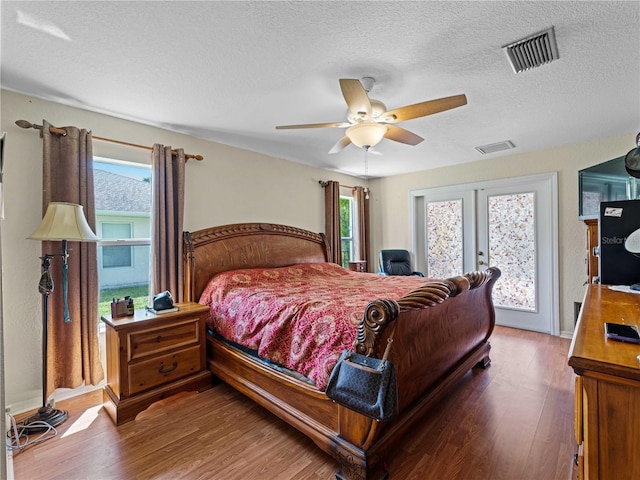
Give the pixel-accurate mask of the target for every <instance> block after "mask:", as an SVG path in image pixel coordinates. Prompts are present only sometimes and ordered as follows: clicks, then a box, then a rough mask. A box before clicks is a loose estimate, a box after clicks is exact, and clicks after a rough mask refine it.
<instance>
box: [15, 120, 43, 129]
mask: <svg viewBox="0 0 640 480" xmlns="http://www.w3.org/2000/svg"><path fill="white" fill-rule="evenodd" d="M16 125H18V126H19V127H20V128H38V125H36V124H35V123H31V122H28V121H26V120H16ZM41 128H42V127H41Z"/></svg>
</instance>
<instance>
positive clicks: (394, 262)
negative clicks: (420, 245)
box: [380, 250, 424, 277]
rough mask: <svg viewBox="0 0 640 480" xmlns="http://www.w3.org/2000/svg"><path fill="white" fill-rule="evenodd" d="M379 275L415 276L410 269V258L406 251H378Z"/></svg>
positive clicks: (420, 274) (415, 273)
mask: <svg viewBox="0 0 640 480" xmlns="http://www.w3.org/2000/svg"><path fill="white" fill-rule="evenodd" d="M380 273H381V274H383V275H417V276H419V277H424V275H423V274H422V272H414V271H413V269H412V268H411V256H410V255H409V252H408V251H406V250H380Z"/></svg>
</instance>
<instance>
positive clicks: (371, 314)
mask: <svg viewBox="0 0 640 480" xmlns="http://www.w3.org/2000/svg"><path fill="white" fill-rule="evenodd" d="M399 311H400V308H399V307H398V304H397V303H396V302H394V301H393V300H387V299H382V298H381V299H378V300H374V301H373V302H370V303H369V304H368V305H367V307H366V308H365V309H364V317H363V318H362V320H361V321H360V325H358V333H357V336H356V345H355V350H356V352H358V353H360V354H362V355H368V356H371V355H372V354H373V353H374V352H375V351H376V347H377V345H378V340H379V338H380V336H381V334H382V332H384V329H385V328H386V326H387V325H388V324H390V323H391V322H393V321H395V320H396V318H398V312H399Z"/></svg>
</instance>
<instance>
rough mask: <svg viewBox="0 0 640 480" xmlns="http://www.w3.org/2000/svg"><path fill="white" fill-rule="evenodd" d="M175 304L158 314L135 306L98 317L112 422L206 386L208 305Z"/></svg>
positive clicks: (106, 398)
mask: <svg viewBox="0 0 640 480" xmlns="http://www.w3.org/2000/svg"><path fill="white" fill-rule="evenodd" d="M176 306H177V307H178V311H177V312H171V313H166V314H160V315H156V314H153V313H150V312H147V311H146V310H136V311H135V313H134V315H133V316H130V317H121V318H116V319H113V318H111V316H110V315H107V316H103V317H102V321H103V322H104V323H105V324H106V344H107V385H106V386H105V387H104V392H103V398H104V407H105V410H106V411H107V412H108V413H109V416H110V417H111V418H112V419H113V421H114V422H115V424H116V425H121V424H122V423H125V422H128V421H130V420H133V419H134V418H135V417H136V415H138V413H140V412H141V411H143V410H145V409H146V408H147V407H148V406H149V405H151V404H152V403H154V402H157V401H158V400H161V399H163V398H166V397H169V396H171V395H175V394H176V393H179V392H183V391H194V390H196V391H198V392H201V391H203V390H206V389H208V388H211V385H212V383H211V382H212V380H211V372H209V371H208V370H207V368H206V358H205V356H206V352H205V338H206V336H205V319H206V318H207V314H208V312H209V308H208V307H206V306H204V305H199V304H197V303H178V304H176Z"/></svg>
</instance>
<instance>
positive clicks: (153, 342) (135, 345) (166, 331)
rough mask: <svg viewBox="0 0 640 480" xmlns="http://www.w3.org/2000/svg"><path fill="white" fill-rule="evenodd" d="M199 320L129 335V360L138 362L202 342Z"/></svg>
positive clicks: (190, 320) (195, 319)
mask: <svg viewBox="0 0 640 480" xmlns="http://www.w3.org/2000/svg"><path fill="white" fill-rule="evenodd" d="M198 327H199V319H198V318H193V319H188V320H186V321H184V322H181V323H177V324H176V323H174V324H172V325H168V326H166V327H155V328H152V329H149V330H141V331H139V332H133V333H131V334H129V335H128V339H129V342H128V343H129V358H128V360H129V361H131V360H137V359H139V358H142V357H146V356H149V355H157V354H159V353H162V352H166V351H167V350H169V349H175V348H178V347H183V346H186V345H190V344H193V343H198V342H199V341H200V330H199V328H198Z"/></svg>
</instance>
